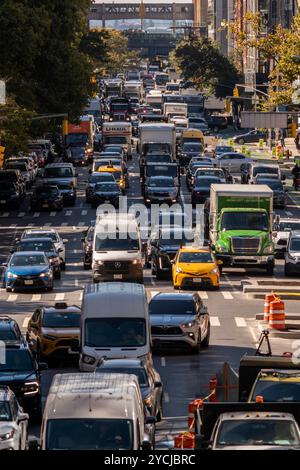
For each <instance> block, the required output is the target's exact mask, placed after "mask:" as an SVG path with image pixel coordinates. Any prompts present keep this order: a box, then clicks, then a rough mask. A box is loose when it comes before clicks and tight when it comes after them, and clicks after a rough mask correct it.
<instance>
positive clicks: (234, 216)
mask: <svg viewBox="0 0 300 470" xmlns="http://www.w3.org/2000/svg"><path fill="white" fill-rule="evenodd" d="M221 228H222V230H261V231H264V232H265V231H267V230H269V221H268V215H267V214H266V213H262V212H261V213H258V212H225V213H224V214H223V217H222V224H221Z"/></svg>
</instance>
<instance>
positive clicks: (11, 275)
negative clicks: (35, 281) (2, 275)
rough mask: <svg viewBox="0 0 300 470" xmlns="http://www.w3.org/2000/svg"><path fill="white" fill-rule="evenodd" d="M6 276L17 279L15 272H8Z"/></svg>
mask: <svg viewBox="0 0 300 470" xmlns="http://www.w3.org/2000/svg"><path fill="white" fill-rule="evenodd" d="M7 277H8V279H17V277H18V275H17V274H15V273H11V272H8V273H7Z"/></svg>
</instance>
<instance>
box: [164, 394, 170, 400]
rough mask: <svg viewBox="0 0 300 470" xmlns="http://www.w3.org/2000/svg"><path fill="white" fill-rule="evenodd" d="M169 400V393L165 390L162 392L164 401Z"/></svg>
mask: <svg viewBox="0 0 300 470" xmlns="http://www.w3.org/2000/svg"><path fill="white" fill-rule="evenodd" d="M169 401H170V397H169V394H168V393H167V392H164V402H165V403H169Z"/></svg>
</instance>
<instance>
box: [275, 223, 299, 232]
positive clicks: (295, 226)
mask: <svg viewBox="0 0 300 470" xmlns="http://www.w3.org/2000/svg"><path fill="white" fill-rule="evenodd" d="M291 230H300V222H280V224H279V227H278V231H280V232H290V231H291Z"/></svg>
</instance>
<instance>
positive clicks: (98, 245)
mask: <svg viewBox="0 0 300 470" xmlns="http://www.w3.org/2000/svg"><path fill="white" fill-rule="evenodd" d="M123 235H124V234H123ZM125 236H126V238H122V236H119V235H118V234H117V233H116V232H114V233H100V234H98V233H97V235H96V240H95V251H138V250H139V241H138V240H134V239H133V238H130V237H128V234H125Z"/></svg>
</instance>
